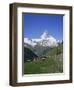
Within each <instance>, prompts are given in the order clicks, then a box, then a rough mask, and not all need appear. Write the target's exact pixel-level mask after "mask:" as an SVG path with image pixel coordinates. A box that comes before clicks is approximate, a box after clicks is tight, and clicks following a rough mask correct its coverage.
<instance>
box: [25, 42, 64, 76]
mask: <svg viewBox="0 0 74 90" xmlns="http://www.w3.org/2000/svg"><path fill="white" fill-rule="evenodd" d="M43 55H44V56H46V58H45V59H44V60H43V59H42V58H38V60H36V61H33V60H31V62H25V63H24V73H25V74H39V73H62V72H63V44H62V43H61V44H59V46H58V47H54V48H51V49H49V50H48V49H47V50H46V51H44V52H43ZM36 57H37V56H36Z"/></svg>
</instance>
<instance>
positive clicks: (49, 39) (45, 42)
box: [24, 31, 58, 47]
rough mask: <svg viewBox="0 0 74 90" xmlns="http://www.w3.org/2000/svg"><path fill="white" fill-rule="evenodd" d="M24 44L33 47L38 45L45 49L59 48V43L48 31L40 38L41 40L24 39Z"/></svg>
mask: <svg viewBox="0 0 74 90" xmlns="http://www.w3.org/2000/svg"><path fill="white" fill-rule="evenodd" d="M24 43H27V44H29V45H31V46H33V47H34V46H36V45H40V46H45V47H47V46H49V47H55V46H58V41H57V40H56V39H55V38H54V37H53V36H51V35H49V34H48V32H47V31H44V32H43V34H42V35H41V36H40V38H37V39H29V38H24Z"/></svg>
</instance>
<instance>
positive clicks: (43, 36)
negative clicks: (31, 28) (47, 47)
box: [41, 31, 49, 39]
mask: <svg viewBox="0 0 74 90" xmlns="http://www.w3.org/2000/svg"><path fill="white" fill-rule="evenodd" d="M48 37H49V34H48V32H47V31H44V32H43V34H42V35H41V39H46V38H48Z"/></svg>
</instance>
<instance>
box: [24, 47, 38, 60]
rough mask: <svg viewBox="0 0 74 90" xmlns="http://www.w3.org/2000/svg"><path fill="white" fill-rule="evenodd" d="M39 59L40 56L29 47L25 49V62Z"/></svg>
mask: <svg viewBox="0 0 74 90" xmlns="http://www.w3.org/2000/svg"><path fill="white" fill-rule="evenodd" d="M37 57H38V56H37V55H36V54H35V53H34V52H33V51H32V50H30V49H29V48H27V47H24V62H26V61H33V59H34V58H37Z"/></svg>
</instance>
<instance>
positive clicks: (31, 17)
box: [23, 13, 63, 40]
mask: <svg viewBox="0 0 74 90" xmlns="http://www.w3.org/2000/svg"><path fill="white" fill-rule="evenodd" d="M23 19H24V20H23V21H24V25H23V26H24V27H23V28H24V37H27V38H30V39H32V38H39V37H40V36H41V35H42V33H43V32H44V31H47V32H48V33H49V35H52V36H53V37H55V38H56V39H57V40H62V39H63V16H62V15H41V14H32V13H29V14H23Z"/></svg>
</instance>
